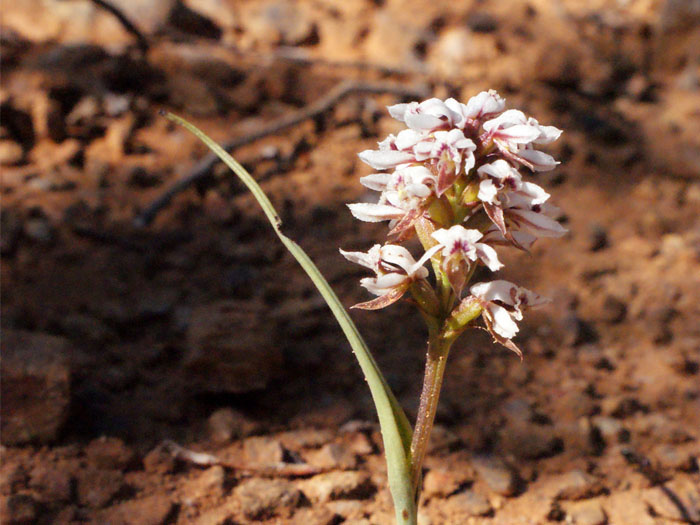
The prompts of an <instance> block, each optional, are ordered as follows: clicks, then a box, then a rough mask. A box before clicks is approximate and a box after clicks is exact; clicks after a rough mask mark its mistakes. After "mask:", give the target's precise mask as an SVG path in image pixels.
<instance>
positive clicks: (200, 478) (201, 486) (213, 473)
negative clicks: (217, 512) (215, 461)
mask: <svg viewBox="0 0 700 525" xmlns="http://www.w3.org/2000/svg"><path fill="white" fill-rule="evenodd" d="M225 480H226V472H225V471H224V469H223V467H222V466H221V465H215V466H213V467H210V468H208V469H207V470H205V471H204V472H202V473H200V474H199V475H197V477H195V478H194V479H191V480H189V481H188V482H187V483H185V485H184V486H183V487H182V494H183V499H184V501H185V502H189V503H192V502H195V501H197V500H201V499H205V498H220V497H222V496H223V495H224V482H225Z"/></svg>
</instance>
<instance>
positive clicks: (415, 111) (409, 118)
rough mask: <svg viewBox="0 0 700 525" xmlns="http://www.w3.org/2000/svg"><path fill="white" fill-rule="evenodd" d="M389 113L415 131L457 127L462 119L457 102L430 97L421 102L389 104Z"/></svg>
mask: <svg viewBox="0 0 700 525" xmlns="http://www.w3.org/2000/svg"><path fill="white" fill-rule="evenodd" d="M388 109H389V114H390V115H391V116H392V117H394V118H395V119H396V120H398V121H400V122H405V123H406V125H407V126H408V127H409V128H411V129H412V130H415V131H425V132H430V131H436V130H440V129H450V128H453V127H459V126H458V124H459V123H462V122H463V121H464V116H463V115H462V113H461V107H460V104H459V102H457V101H456V100H454V99H447V100H446V101H444V102H443V101H442V100H440V99H439V98H430V99H428V100H425V101H423V102H420V103H418V102H409V103H408V104H395V105H393V106H389V107H388Z"/></svg>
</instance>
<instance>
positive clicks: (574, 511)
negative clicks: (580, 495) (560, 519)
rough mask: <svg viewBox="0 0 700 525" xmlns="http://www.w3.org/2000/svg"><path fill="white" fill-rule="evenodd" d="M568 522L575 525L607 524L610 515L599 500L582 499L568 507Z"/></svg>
mask: <svg viewBox="0 0 700 525" xmlns="http://www.w3.org/2000/svg"><path fill="white" fill-rule="evenodd" d="M566 520H567V523H572V524H573V525H605V524H606V523H607V522H608V517H607V515H606V514H605V511H604V510H603V507H601V505H600V502H599V501H595V500H592V501H582V502H580V503H575V504H571V505H570V506H568V507H567V508H566Z"/></svg>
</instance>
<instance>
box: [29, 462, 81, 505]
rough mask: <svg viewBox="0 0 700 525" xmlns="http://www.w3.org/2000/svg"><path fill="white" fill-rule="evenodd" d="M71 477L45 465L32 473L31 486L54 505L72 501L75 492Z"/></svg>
mask: <svg viewBox="0 0 700 525" xmlns="http://www.w3.org/2000/svg"><path fill="white" fill-rule="evenodd" d="M72 485H73V480H72V478H71V475H70V474H69V473H68V472H66V471H65V470H63V469H61V468H57V467H56V466H53V465H51V466H49V465H45V464H43V463H40V464H39V465H37V466H36V467H35V468H34V469H33V470H32V472H31V475H30V480H29V486H30V487H31V488H32V489H34V490H36V491H37V492H38V493H39V494H41V496H42V497H43V498H45V499H46V500H47V501H50V502H52V503H55V502H66V501H70V499H71V496H72V492H73V487H72Z"/></svg>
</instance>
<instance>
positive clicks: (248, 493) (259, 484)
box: [233, 479, 302, 520]
mask: <svg viewBox="0 0 700 525" xmlns="http://www.w3.org/2000/svg"><path fill="white" fill-rule="evenodd" d="M233 495H234V498H236V499H237V500H238V501H239V503H240V505H241V510H242V512H243V514H244V515H245V517H246V518H248V519H250V520H263V519H268V518H271V517H273V516H281V517H289V516H290V515H291V514H292V513H293V511H294V509H295V508H296V507H298V506H299V504H300V503H301V500H302V494H301V492H300V491H299V489H297V488H296V487H295V486H294V485H293V484H292V483H290V482H288V481H285V480H281V479H250V480H246V481H244V482H243V483H241V484H240V485H239V486H238V487H236V489H235V490H234V491H233Z"/></svg>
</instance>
